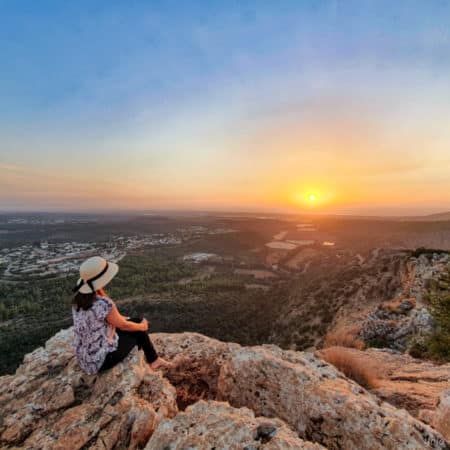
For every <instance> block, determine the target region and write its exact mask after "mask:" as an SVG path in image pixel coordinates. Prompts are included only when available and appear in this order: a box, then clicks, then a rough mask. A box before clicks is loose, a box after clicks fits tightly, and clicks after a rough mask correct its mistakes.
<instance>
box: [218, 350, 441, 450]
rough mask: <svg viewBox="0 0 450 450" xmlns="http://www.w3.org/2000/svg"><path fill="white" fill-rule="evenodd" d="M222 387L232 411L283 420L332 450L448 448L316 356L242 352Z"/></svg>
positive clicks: (436, 436)
mask: <svg viewBox="0 0 450 450" xmlns="http://www.w3.org/2000/svg"><path fill="white" fill-rule="evenodd" d="M218 387H219V395H220V398H222V399H226V400H228V401H229V402H230V404H232V405H233V406H236V407H239V406H246V407H247V408H250V409H252V410H253V411H254V412H255V414H257V415H262V416H266V417H278V418H280V419H282V420H283V421H285V422H286V423H287V424H289V425H290V426H291V427H292V428H294V429H295V430H296V431H297V432H298V433H299V435H300V436H301V437H302V438H304V439H307V440H311V441H314V442H318V443H320V444H322V445H324V446H326V447H328V448H330V449H340V448H345V449H349V450H351V449H363V448H370V449H373V450H374V449H400V448H405V449H406V448H411V449H413V448H414V449H417V448H449V446H448V444H447V443H446V442H445V441H444V438H443V437H442V436H441V435H439V433H436V432H435V431H434V430H432V429H431V428H430V427H428V426H426V425H425V424H423V423H422V422H420V421H418V420H417V419H414V418H413V417H412V416H410V415H409V414H408V413H407V412H406V411H405V410H398V409H396V408H395V407H393V406H391V405H389V404H387V403H381V401H380V400H378V399H377V398H376V397H375V396H373V395H371V394H369V393H368V392H367V391H365V390H364V389H363V388H361V387H360V386H359V385H357V384H356V383H353V382H351V381H349V380H348V379H346V378H345V377H344V376H343V375H342V374H340V372H338V371H337V370H335V369H334V368H333V367H332V366H330V365H328V364H326V363H324V362H323V361H321V360H319V359H316V358H314V356H313V355H312V354H308V353H300V352H292V351H282V350H280V349H279V348H278V347H274V346H264V347H251V348H240V349H238V350H235V351H234V352H233V353H232V355H231V357H230V359H229V361H228V362H227V363H226V364H225V365H224V366H223V370H222V371H221V373H220V379H219V385H218Z"/></svg>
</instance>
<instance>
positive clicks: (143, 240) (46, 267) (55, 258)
mask: <svg viewBox="0 0 450 450" xmlns="http://www.w3.org/2000/svg"><path fill="white" fill-rule="evenodd" d="M179 243H181V239H180V238H178V237H176V236H174V235H172V234H152V235H144V236H131V237H130V236H116V237H113V238H111V239H110V240H108V241H106V242H73V241H72V242H63V243H50V242H48V241H41V242H36V243H33V244H25V245H22V246H19V247H15V248H3V249H2V250H0V270H1V269H4V270H3V273H2V275H1V277H2V278H3V279H4V280H11V281H14V280H19V279H21V278H23V277H39V278H49V277H55V276H59V275H63V274H68V273H73V272H76V271H77V270H78V268H79V265H80V262H81V261H82V260H84V259H85V258H88V257H89V256H93V255H101V256H103V257H104V258H106V259H108V260H109V261H113V262H117V261H120V260H121V259H122V258H123V257H124V256H125V255H126V254H127V252H128V251H130V250H134V249H138V248H143V247H150V246H157V245H176V244H179Z"/></svg>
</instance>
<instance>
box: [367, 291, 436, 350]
mask: <svg viewBox="0 0 450 450" xmlns="http://www.w3.org/2000/svg"><path fill="white" fill-rule="evenodd" d="M432 329H433V319H432V317H431V314H430V313H429V311H428V309H427V308H425V307H420V308H416V300H415V299H414V298H406V299H405V298H397V299H394V300H391V301H389V302H383V303H381V304H379V305H378V306H377V307H376V308H375V309H374V310H373V311H372V312H370V313H369V315H368V316H367V318H366V319H365V320H364V321H363V322H362V324H361V329H360V332H359V337H360V338H361V339H363V340H364V341H365V342H368V343H374V342H375V343H377V344H378V345H382V346H384V347H388V348H393V349H396V350H400V351H405V350H406V349H407V346H408V343H409V342H410V341H412V338H414V339H421V338H423V336H426V335H428V334H430V333H431V331H432Z"/></svg>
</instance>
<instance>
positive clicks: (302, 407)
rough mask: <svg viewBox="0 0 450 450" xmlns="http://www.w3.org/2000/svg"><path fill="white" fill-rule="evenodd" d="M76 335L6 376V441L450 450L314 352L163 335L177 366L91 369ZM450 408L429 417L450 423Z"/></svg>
mask: <svg viewBox="0 0 450 450" xmlns="http://www.w3.org/2000/svg"><path fill="white" fill-rule="evenodd" d="M71 340H72V330H71V329H68V330H63V331H61V332H59V333H58V334H56V335H55V336H54V337H53V338H52V339H50V340H49V341H48V342H47V343H46V345H45V347H42V348H38V349H36V350H35V351H34V352H32V353H30V354H28V355H26V357H25V358H24V363H23V364H22V365H21V366H20V367H19V369H18V370H17V372H16V374H15V375H13V376H10V375H8V376H5V377H0V388H1V391H0V408H1V411H2V417H1V420H0V448H11V447H15V448H25V449H43V450H46V449H49V450H50V449H61V450H62V449H71V450H72V449H74V450H76V449H83V450H84V449H92V450H94V449H95V450H97V449H100V450H106V449H113V448H127V449H135V448H144V447H145V446H146V445H147V448H155V449H158V450H159V449H163V448H167V449H174V448H183V449H184V448H200V449H201V448H208V449H209V448H212V447H214V445H216V448H217V449H220V448H230V449H232V448H244V447H242V446H241V444H242V443H244V442H245V445H246V446H247V449H248V450H250V449H257V448H268V449H269V448H270V449H278V448H280V449H281V448H320V445H313V444H311V443H308V442H306V441H314V442H315V443H316V444H321V445H324V446H326V447H328V448H330V449H335V448H336V449H337V448H346V449H357V448H358V449H361V448H371V449H379V448H380V449H381V448H388V449H389V448H391V449H393V448H396V449H397V448H398V449H402V448H404V449H407V448H449V447H448V444H447V443H446V442H445V441H444V438H443V437H442V436H441V435H440V434H439V433H438V432H436V431H434V430H433V429H432V428H431V427H429V426H427V425H425V424H424V423H422V422H420V421H419V420H417V419H414V418H413V417H412V416H410V415H409V414H408V413H407V412H406V411H404V410H398V409H396V408H395V407H393V406H391V405H389V404H387V403H381V401H380V400H378V399H377V398H376V397H375V396H373V395H371V394H369V393H368V392H367V391H365V390H364V389H363V388H361V387H360V386H359V385H357V384H356V383H354V382H352V381H350V380H348V379H347V378H345V377H344V376H343V375H342V374H340V373H339V372H338V371H337V370H336V369H334V368H333V367H332V366H330V365H328V364H326V363H325V362H323V361H321V360H320V359H318V358H315V357H314V356H313V355H312V354H306V353H300V352H292V351H282V350H281V349H279V348H278V347H275V346H260V347H250V348H246V347H241V346H239V345H237V344H230V343H224V342H220V341H217V340H215V339H210V338H208V337H206V336H202V335H200V334H196V333H182V334H154V335H152V340H153V341H154V343H155V346H156V347H157V349H158V351H159V353H160V354H161V355H162V356H165V357H166V358H168V359H172V360H174V361H175V362H176V364H177V366H176V367H175V368H173V369H170V370H168V371H166V372H165V373H162V372H151V371H149V368H148V365H147V364H146V363H145V362H144V361H143V356H142V354H141V353H140V352H138V351H137V350H134V351H133V352H132V353H131V354H130V355H129V356H128V357H127V358H126V359H125V360H124V361H123V362H122V363H120V364H118V365H117V366H115V367H114V368H113V369H111V370H109V371H107V372H105V373H102V374H98V375H86V374H84V373H83V372H82V371H81V369H80V368H79V367H78V364H77V361H76V360H75V358H74V355H73V353H72V349H71ZM205 400H206V401H205ZM217 400H222V401H224V402H228V403H217ZM445 404H446V400H445V401H442V405H445ZM230 405H231V406H230ZM241 407H244V408H248V409H238V408H241ZM440 408H441V409H442V408H443V406H440ZM249 409H250V410H252V411H249ZM442 411H443V412H442V413H441V412H439V414H440V415H437V416H436V417H434V416H432V417H431V416H430V419H429V421H430V423H433V424H434V423H436V425H435V426H436V427H440V429H444V431H445V426H444V425H445V419H444V417H445V414H446V413H445V409H442ZM255 415H256V416H264V417H256V418H255ZM440 417H442V418H440ZM193 420H194V422H193ZM443 424H444V425H443ZM191 425H192V426H191ZM199 433H202V436H200V435H199ZM299 436H300V438H299ZM302 439H303V440H302ZM192 442H194V443H195V445H197V446H195V445H193V444H192ZM160 443H163V446H162V447H160V446H159V445H160ZM221 443H223V444H221Z"/></svg>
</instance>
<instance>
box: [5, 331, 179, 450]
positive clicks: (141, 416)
mask: <svg viewBox="0 0 450 450" xmlns="http://www.w3.org/2000/svg"><path fill="white" fill-rule="evenodd" d="M71 339H72V330H71V329H69V330H63V331H61V332H59V333H57V334H56V335H55V336H54V337H53V338H52V339H50V340H49V341H48V342H47V344H46V346H45V348H42V347H41V348H38V349H37V350H35V351H34V352H32V353H30V354H28V355H26V357H25V358H24V363H23V364H22V365H21V366H20V367H19V369H18V370H17V372H16V375H15V376H13V377H10V376H8V377H2V378H0V380H1V386H2V395H1V396H0V407H1V409H2V416H3V421H2V422H1V423H0V446H1V445H4V446H5V445H7V446H19V447H21V448H33V449H36V448H39V449H69V448H70V449H74V450H75V449H79V448H95V449H97V448H105V449H106V448H108V449H110V448H113V447H117V446H121V445H122V446H125V445H128V448H131V449H133V448H137V447H138V446H142V445H143V444H145V443H146V442H147V440H148V438H149V437H150V434H151V433H152V432H153V430H154V429H155V428H156V426H157V425H158V423H159V421H160V420H161V419H162V418H163V417H173V416H174V415H175V414H176V413H177V411H178V408H177V405H176V391H175V388H174V387H173V386H171V385H170V383H169V382H168V381H167V380H166V379H165V378H163V377H162V375H161V374H160V373H151V372H149V370H148V366H147V364H145V362H144V361H143V359H142V355H141V354H140V353H139V352H138V351H137V349H136V350H134V351H133V352H132V353H131V354H130V355H129V356H128V357H127V358H126V359H125V361H124V362H122V363H120V364H118V365H117V366H116V367H114V368H113V369H111V370H110V371H108V372H105V373H104V374H102V375H99V376H93V375H85V374H84V373H83V372H82V371H81V370H80V369H79V367H78V364H77V362H76V360H75V358H74V356H73V353H72V349H71ZM129 430H131V435H130V432H129Z"/></svg>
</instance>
